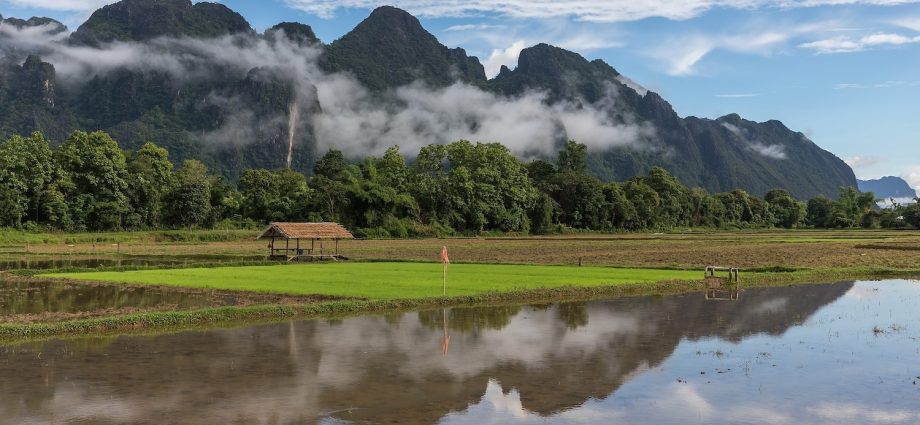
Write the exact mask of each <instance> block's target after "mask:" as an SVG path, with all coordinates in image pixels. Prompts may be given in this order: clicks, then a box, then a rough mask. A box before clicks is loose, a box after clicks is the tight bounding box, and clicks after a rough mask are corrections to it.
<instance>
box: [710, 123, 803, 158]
mask: <svg viewBox="0 0 920 425" xmlns="http://www.w3.org/2000/svg"><path fill="white" fill-rule="evenodd" d="M722 127H724V128H725V129H726V130H728V132H729V133H731V134H732V135H733V136H734V137H735V138H737V139H738V140H740V141H742V142H744V143H745V144H746V145H747V148H748V149H749V150H750V151H752V152H755V153H757V154H760V155H762V156H765V157H767V158H773V159H780V160H782V159H788V158H789V157H788V156H787V155H786V148H785V147H784V146H783V145H769V144H766V143H763V142H760V141H757V140H752V139H751V138H750V137H749V136H748V134H747V131H745V130H744V129H743V128H740V127H738V126H736V125H734V124H730V123H727V122H723V123H722Z"/></svg>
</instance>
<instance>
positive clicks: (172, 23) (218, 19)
mask: <svg viewBox="0 0 920 425" xmlns="http://www.w3.org/2000/svg"><path fill="white" fill-rule="evenodd" d="M251 32H253V30H252V27H250V26H249V22H247V21H246V19H245V18H243V17H242V16H241V15H240V14H239V13H236V12H234V11H232V10H230V9H229V8H228V7H227V6H224V5H222V4H218V3H208V2H201V3H196V4H194V5H193V4H192V2H191V0H122V1H120V2H118V3H113V4H110V5H108V6H104V7H102V8H101V9H99V10H97V11H95V12H93V14H92V15H91V16H90V17H89V19H88V20H87V21H86V22H85V23H83V25H80V27H79V28H78V29H77V30H76V31H75V32H74V33H73V34H72V35H71V37H70V40H71V42H73V43H76V44H85V45H92V46H96V45H99V44H100V43H107V42H112V41H144V40H149V39H152V38H155V37H161V36H171V37H181V36H187V37H197V38H214V37H219V36H222V35H227V34H240V33H251Z"/></svg>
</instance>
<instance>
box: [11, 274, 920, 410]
mask: <svg viewBox="0 0 920 425" xmlns="http://www.w3.org/2000/svg"><path fill="white" fill-rule="evenodd" d="M710 298H712V297H710ZM715 298H728V299H724V300H723V299H719V300H712V299H710V300H707V299H706V296H705V295H704V294H703V293H699V294H687V295H680V296H672V297H645V298H632V299H621V300H612V301H599V302H588V303H567V304H547V305H534V306H523V307H499V308H474V309H470V308H466V309H460V308H457V309H448V310H437V311H426V312H419V313H404V314H393V315H387V316H364V317H358V318H350V319H344V320H334V321H330V320H314V321H292V322H288V323H281V324H274V325H260V326H251V327H243V328H234V329H220V330H208V331H193V332H183V333H177V334H170V335H162V336H122V337H114V338H99V339H84V340H69V341H60V340H54V341H48V342H43V343H32V344H26V345H16V346H4V347H0V395H2V397H0V422H3V421H6V422H5V423H16V424H45V423H68V424H116V423H117V424H121V423H135V424H160V423H181V424H202V423H206V424H225V423H234V424H249V423H252V424H294V423H297V424H299V423H317V422H319V423H329V424H332V423H422V424H424V423H445V424H481V423H521V424H531V423H541V424H542V423H591V424H594V423H618V424H686V423H700V424H748V423H750V424H797V423H809V424H822V423H827V424H865V423H878V424H897V423H904V424H913V423H918V422H920V313H917V312H918V311H920V283H916V282H909V281H886V282H857V283H839V284H832V285H809V286H797V287H788V288H770V289H748V290H744V291H742V292H741V293H740V294H738V297H737V298H738V299H736V300H732V299H731V298H732V297H731V296H728V297H721V296H720V297H715Z"/></svg>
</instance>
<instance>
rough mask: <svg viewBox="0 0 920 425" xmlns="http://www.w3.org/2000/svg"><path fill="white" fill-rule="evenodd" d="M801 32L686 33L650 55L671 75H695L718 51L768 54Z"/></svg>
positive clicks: (653, 50)
mask: <svg viewBox="0 0 920 425" xmlns="http://www.w3.org/2000/svg"><path fill="white" fill-rule="evenodd" d="M798 31H802V29H791V30H789V31H788V32H778V31H765V32H755V33H749V34H733V35H717V36H711V35H695V36H684V37H680V38H674V39H672V40H670V41H669V42H667V43H665V44H663V45H661V46H659V47H658V48H655V49H652V51H651V53H650V54H651V56H653V57H655V58H658V59H659V60H661V61H663V62H665V63H666V64H667V69H666V72H667V73H668V74H670V75H693V74H696V73H697V69H696V66H697V64H698V63H699V62H700V61H701V60H703V58H704V57H706V55H708V54H709V53H710V52H712V51H714V50H727V51H731V52H736V53H751V54H762V55H768V54H770V53H771V52H772V50H773V48H775V47H776V46H777V45H780V44H782V43H784V42H785V41H787V40H788V39H789V38H791V37H792V35H793V34H794V33H795V32H798Z"/></svg>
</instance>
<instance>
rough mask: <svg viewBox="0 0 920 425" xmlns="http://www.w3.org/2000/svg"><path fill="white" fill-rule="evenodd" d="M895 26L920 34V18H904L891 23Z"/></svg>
mask: <svg viewBox="0 0 920 425" xmlns="http://www.w3.org/2000/svg"><path fill="white" fill-rule="evenodd" d="M891 24H893V25H895V26H899V27H901V28H907V29H909V30H912V31H916V32H920V18H903V19H897V20H894V21H892V22H891Z"/></svg>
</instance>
